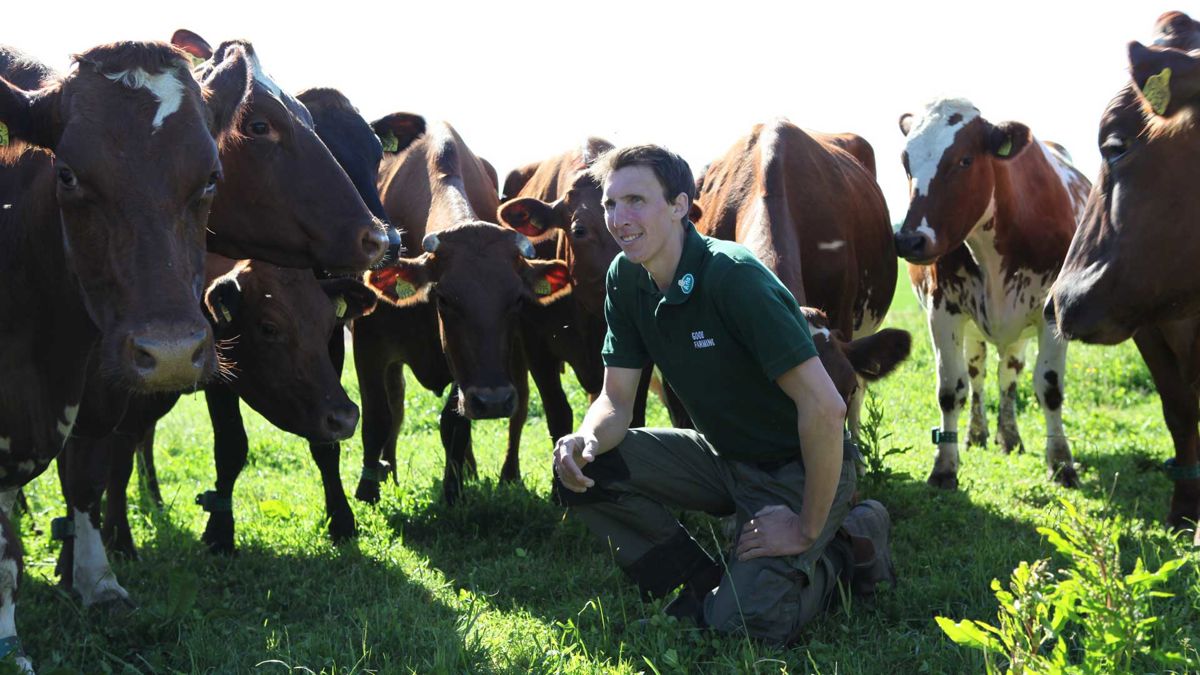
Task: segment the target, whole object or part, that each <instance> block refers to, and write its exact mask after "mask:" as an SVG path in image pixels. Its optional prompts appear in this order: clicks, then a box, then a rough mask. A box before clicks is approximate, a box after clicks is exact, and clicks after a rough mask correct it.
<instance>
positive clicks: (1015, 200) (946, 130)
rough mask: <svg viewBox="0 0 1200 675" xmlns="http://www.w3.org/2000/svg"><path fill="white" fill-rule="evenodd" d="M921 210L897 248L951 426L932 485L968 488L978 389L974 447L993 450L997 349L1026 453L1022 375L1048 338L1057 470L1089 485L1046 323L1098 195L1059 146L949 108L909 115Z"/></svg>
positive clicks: (1012, 445) (1049, 419)
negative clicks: (990, 404)
mask: <svg viewBox="0 0 1200 675" xmlns="http://www.w3.org/2000/svg"><path fill="white" fill-rule="evenodd" d="M900 130H901V131H902V132H903V133H904V135H905V136H907V141H906V144H905V149H904V153H903V156H902V161H903V163H904V169H905V172H906V173H907V174H908V176H909V186H910V198H911V203H910V205H909V208H908V214H907V215H906V216H905V219H904V224H903V225H902V226H901V228H900V230H899V231H898V232H897V233H896V251H897V252H898V253H899V254H900V256H901V257H902V258H905V259H906V260H908V261H909V263H910V265H909V276H910V277H911V279H912V284H913V289H914V290H915V291H916V293H917V297H918V299H919V300H920V301H921V305H922V307H924V308H925V312H926V315H927V318H928V321H929V332H930V334H931V336H932V338H933V350H934V355H935V358H936V360H937V376H938V389H937V392H938V403H939V405H940V406H941V414H942V424H941V428H940V430H935V431H934V439H933V441H934V443H936V444H937V448H938V450H937V457H936V459H935V461H934V466H933V470H932V472H931V473H930V475H929V484H930V485H934V486H936V487H940V488H947V489H955V488H957V487H958V465H959V453H958V446H959V443H958V417H959V413H961V412H962V409H963V408H964V407H965V405H966V402H967V395H968V385H969V386H970V398H971V427H970V437H969V443H972V444H980V445H985V444H986V443H987V435H988V434H987V420H986V418H985V415H984V407H983V381H984V366H985V362H986V359H985V357H986V353H987V346H986V345H987V343H988V342H990V343H992V344H993V345H995V346H996V349H997V351H998V353H999V355H1000V368H999V377H998V379H999V383H1000V414H999V422H998V425H997V427H998V435H999V440H1000V443H1001V445H1002V447H1003V449H1004V451H1005V452H1011V451H1013V450H1020V451H1023V450H1024V446H1023V444H1022V442H1021V436H1020V433H1019V431H1018V429H1017V418H1016V387H1017V384H1016V382H1017V376H1018V375H1019V374H1020V373H1021V371H1022V369H1023V368H1024V367H1025V351H1026V345H1027V343H1028V341H1029V339H1030V337H1032V336H1033V335H1036V336H1037V338H1038V357H1037V366H1036V368H1035V369H1034V389H1035V391H1036V392H1037V398H1038V402H1039V403H1040V404H1041V406H1042V411H1043V414H1044V415H1045V419H1046V463H1047V465H1048V467H1049V471H1050V473H1051V475H1052V476H1054V477H1055V478H1056V479H1057V480H1058V481H1059V482H1060V483H1062V484H1063V485H1067V486H1074V485H1076V484H1077V483H1078V477H1077V475H1076V472H1075V467H1074V465H1073V462H1072V458H1071V450H1070V446H1069V444H1068V442H1067V437H1066V433H1065V432H1064V430H1063V425H1062V400H1063V375H1064V367H1065V365H1066V358H1067V351H1066V343H1065V342H1064V341H1062V340H1061V339H1060V338H1058V337H1057V336H1056V334H1055V331H1054V330H1053V327H1052V326H1048V325H1047V324H1046V322H1045V321H1044V320H1043V319H1042V312H1041V307H1042V304H1043V303H1044V301H1045V297H1046V293H1047V292H1048V290H1049V288H1050V284H1051V283H1053V282H1054V279H1055V277H1056V276H1057V275H1058V270H1059V268H1060V267H1061V265H1062V259H1063V256H1065V255H1066V251H1067V245H1068V243H1069V242H1070V240H1071V235H1072V233H1074V231H1075V223H1076V221H1077V219H1078V216H1079V214H1080V213H1081V212H1082V209H1083V204H1084V201H1085V200H1086V198H1087V191H1088V189H1089V187H1090V185H1089V183H1088V181H1087V179H1085V178H1084V177H1083V175H1082V174H1080V173H1079V172H1078V171H1077V170H1076V169H1075V168H1074V167H1073V166H1072V165H1071V162H1070V160H1069V158H1067V157H1066V156H1065V155H1063V154H1062V153H1061V152H1060V151H1059V150H1058V149H1056V148H1057V146H1052V145H1048V144H1046V143H1043V142H1040V141H1038V140H1037V139H1035V138H1034V137H1033V135H1032V134H1031V133H1030V131H1029V127H1027V126H1025V125H1024V124H1021V123H1020V122H1001V123H999V124H992V123H991V122H989V121H987V120H986V119H984V118H983V117H982V116H981V115H980V113H979V110H978V109H977V108H976V107H975V106H974V105H972V104H971V102H970V101H967V100H964V99H938V100H935V101H932V102H930V103H929V104H927V105H926V106H925V108H924V109H923V110H922V111H921V112H920V113H918V114H916V115H911V114H905V115H903V116H901V118H900Z"/></svg>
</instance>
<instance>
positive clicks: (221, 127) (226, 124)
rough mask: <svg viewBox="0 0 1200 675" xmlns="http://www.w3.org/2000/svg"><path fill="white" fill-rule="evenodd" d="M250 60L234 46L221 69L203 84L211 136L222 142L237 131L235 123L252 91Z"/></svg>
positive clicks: (238, 47) (241, 50)
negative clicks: (222, 139)
mask: <svg viewBox="0 0 1200 675" xmlns="http://www.w3.org/2000/svg"><path fill="white" fill-rule="evenodd" d="M251 68H252V66H251V65H250V59H248V58H246V52H245V50H243V49H242V48H241V47H240V46H238V45H231V46H230V47H229V48H228V49H227V51H226V52H225V59H224V60H223V61H222V62H221V65H220V66H219V67H217V68H214V69H213V71H212V72H211V73H209V75H208V77H207V78H205V80H204V82H202V83H201V84H203V85H204V100H205V103H206V104H207V105H208V109H209V110H210V111H211V112H212V115H213V129H212V132H213V135H214V136H216V137H217V138H224V137H225V136H226V134H228V133H230V132H231V131H233V130H235V129H237V127H238V119H239V118H241V116H242V111H243V110H245V103H246V98H247V97H248V96H249V95H250V90H251V89H252V88H253V87H254V74H253V73H252V72H251Z"/></svg>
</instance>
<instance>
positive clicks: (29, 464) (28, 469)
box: [17, 459, 37, 476]
mask: <svg viewBox="0 0 1200 675" xmlns="http://www.w3.org/2000/svg"><path fill="white" fill-rule="evenodd" d="M36 469H37V463H36V462H34V461H33V460H32V459H27V460H25V461H24V462H21V463H19V464H17V471H18V472H19V473H21V474H23V475H25V476H28V475H29V474H31V473H33V472H34V470H36Z"/></svg>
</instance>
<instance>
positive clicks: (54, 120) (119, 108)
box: [0, 42, 249, 391]
mask: <svg viewBox="0 0 1200 675" xmlns="http://www.w3.org/2000/svg"><path fill="white" fill-rule="evenodd" d="M248 82H249V64H248V62H247V60H246V59H245V58H244V56H243V55H242V54H241V53H240V52H235V53H233V54H231V55H230V58H229V59H228V61H227V62H226V63H225V64H223V67H222V68H220V69H216V70H214V72H213V73H212V76H211V77H210V78H209V80H208V82H207V83H206V87H205V88H204V89H203V90H202V89H201V87H200V86H199V85H198V84H197V83H196V82H195V81H194V80H193V79H192V78H191V76H190V75H189V73H188V62H187V59H186V57H185V56H184V55H183V54H182V53H181V52H179V51H178V50H176V49H174V48H172V47H170V46H169V45H164V44H161V43H134V42H125V43H117V44H112V45H106V46H101V47H96V48H94V49H91V50H89V51H87V52H85V53H83V54H80V55H78V56H76V57H75V68H74V69H73V70H72V72H71V73H70V74H69V75H67V76H66V77H65V78H63V79H62V80H60V81H57V82H55V83H53V84H50V85H49V86H47V87H46V88H44V89H41V90H38V91H32V92H30V91H24V90H22V89H18V88H16V87H14V86H12V85H10V84H8V83H7V82H5V81H3V80H0V122H3V123H4V125H5V126H6V127H7V131H8V133H9V135H10V137H11V139H12V140H17V141H24V142H25V143H28V144H31V145H35V146H41V147H43V148H46V149H47V150H50V151H52V152H53V157H52V159H49V160H47V166H46V171H45V175H44V183H43V184H42V186H41V187H42V188H44V191H45V192H46V193H47V199H46V203H47V204H56V205H57V209H58V211H59V213H60V215H61V223H62V230H61V231H62V243H63V247H62V249H63V253H64V254H65V265H66V272H67V273H68V274H69V275H70V277H71V278H72V279H73V280H74V283H77V284H78V288H79V290H80V296H81V298H82V301H83V304H84V306H85V308H86V311H87V313H88V315H89V316H90V317H91V320H92V321H93V322H94V323H95V324H96V326H97V327H98V328H99V330H100V333H101V335H102V337H101V340H102V342H101V350H102V351H101V355H100V358H101V363H100V370H101V372H102V373H104V374H105V375H107V376H110V377H112V378H114V380H115V382H116V384H118V385H119V386H123V387H127V388H129V389H132V390H136V391H169V390H179V389H184V388H187V387H191V386H194V385H195V384H196V383H197V381H199V380H202V379H204V378H205V377H207V376H208V375H209V374H210V373H211V371H212V369H213V367H214V365H215V355H214V353H213V348H212V336H211V333H210V331H209V328H208V324H207V322H205V321H204V318H203V316H202V315H201V314H200V313H199V311H198V309H197V308H198V306H199V301H200V294H201V292H202V290H203V284H204V275H203V265H204V228H205V225H206V223H207V221H208V215H209V208H210V206H211V204H212V201H213V198H214V196H215V194H216V190H217V184H218V182H219V181H220V179H221V172H222V166H221V162H220V159H219V157H218V154H217V138H219V137H220V136H221V135H222V134H223V133H225V131H226V130H227V129H228V128H229V127H230V125H231V124H232V121H233V120H234V119H235V118H236V117H237V116H238V114H239V111H240V110H241V109H242V106H243V101H244V99H245V97H246V92H247V84H248ZM31 292H32V291H31Z"/></svg>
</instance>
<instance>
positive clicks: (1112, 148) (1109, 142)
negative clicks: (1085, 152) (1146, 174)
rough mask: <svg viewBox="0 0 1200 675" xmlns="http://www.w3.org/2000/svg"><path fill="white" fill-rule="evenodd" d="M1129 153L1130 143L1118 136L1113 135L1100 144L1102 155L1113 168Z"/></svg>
mask: <svg viewBox="0 0 1200 675" xmlns="http://www.w3.org/2000/svg"><path fill="white" fill-rule="evenodd" d="M1128 152H1129V143H1128V142H1127V141H1126V140H1125V139H1124V138H1121V137H1120V136H1118V135H1116V134H1111V135H1110V136H1109V137H1108V138H1105V139H1104V142H1103V143H1101V144H1100V155H1101V156H1102V157H1104V161H1105V162H1106V163H1107V164H1108V165H1109V166H1112V165H1113V164H1115V163H1117V162H1118V161H1120V159H1121V158H1122V157H1124V156H1125V154H1126V153H1128Z"/></svg>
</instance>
